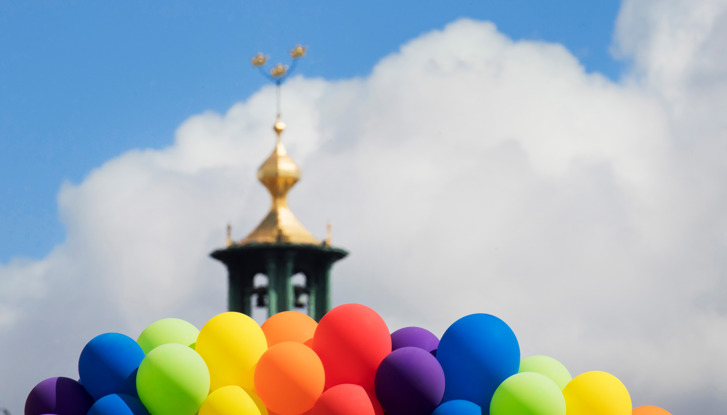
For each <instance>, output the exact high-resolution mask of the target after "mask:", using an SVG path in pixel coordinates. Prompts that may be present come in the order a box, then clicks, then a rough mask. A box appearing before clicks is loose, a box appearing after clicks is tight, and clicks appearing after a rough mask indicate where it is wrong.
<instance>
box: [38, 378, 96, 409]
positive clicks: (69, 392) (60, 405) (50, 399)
mask: <svg viewBox="0 0 727 415" xmlns="http://www.w3.org/2000/svg"><path fill="white" fill-rule="evenodd" d="M91 405H93V398H92V397H91V395H89V394H88V392H86V389H84V388H83V386H81V384H80V383H78V382H76V381H75V380H73V379H69V378H64V377H56V378H50V379H46V380H44V381H42V382H40V383H38V384H37V385H36V386H35V387H34V388H33V390H31V391H30V393H29V394H28V397H27V399H26V400H25V415H42V414H57V415H76V414H85V413H86V412H87V411H88V408H90V407H91Z"/></svg>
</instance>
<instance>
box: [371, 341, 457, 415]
mask: <svg viewBox="0 0 727 415" xmlns="http://www.w3.org/2000/svg"><path fill="white" fill-rule="evenodd" d="M443 395H444V372H443V371H442V367H441V366H440V365H439V362H438V361H437V359H436V358H435V357H434V356H432V354H431V353H429V352H428V351H427V350H424V349H421V348H419V347H411V346H406V347H402V348H399V349H397V350H394V351H393V352H391V353H390V354H389V355H388V356H386V357H385V358H384V360H383V361H382V362H381V364H380V365H379V369H378V370H377V371H376V396H377V397H378V398H379V402H381V406H382V407H383V408H384V411H385V412H386V413H387V414H389V415H407V414H408V415H429V414H430V413H431V412H432V411H433V410H434V408H436V407H437V405H439V402H441V400H442V396H443Z"/></svg>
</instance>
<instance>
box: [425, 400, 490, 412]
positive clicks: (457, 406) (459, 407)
mask: <svg viewBox="0 0 727 415" xmlns="http://www.w3.org/2000/svg"><path fill="white" fill-rule="evenodd" d="M431 415H482V409H481V408H480V407H479V406H478V405H477V404H476V403H473V402H470V401H463V400H461V399H455V400H453V401H447V402H445V403H443V404H441V405H439V406H438V407H437V409H435V410H434V412H432V414H431Z"/></svg>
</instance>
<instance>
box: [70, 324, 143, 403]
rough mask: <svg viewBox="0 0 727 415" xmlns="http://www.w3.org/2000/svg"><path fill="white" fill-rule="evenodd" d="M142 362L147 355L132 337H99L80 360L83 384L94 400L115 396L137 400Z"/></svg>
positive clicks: (88, 346) (82, 354) (85, 348)
mask: <svg viewBox="0 0 727 415" xmlns="http://www.w3.org/2000/svg"><path fill="white" fill-rule="evenodd" d="M142 359H144V352H143V351H142V350H141V347H139V345H138V344H137V343H136V342H135V341H134V340H133V339H131V338H130V337H128V336H125V335H123V334H119V333H105V334H101V335H98V336H96V337H94V338H93V339H92V340H91V341H90V342H88V344H86V346H85V347H84V348H83V351H81V357H80V358H79V359H78V373H79V374H80V376H81V383H82V384H83V386H84V387H85V388H86V390H87V391H88V393H90V394H91V396H92V397H93V398H94V400H98V399H101V398H102V397H103V396H106V395H110V394H114V393H117V394H125V395H131V396H134V397H136V396H138V395H137V393H136V369H137V368H138V367H139V363H141V360H142Z"/></svg>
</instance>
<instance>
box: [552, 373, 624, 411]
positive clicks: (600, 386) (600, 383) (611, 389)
mask: <svg viewBox="0 0 727 415" xmlns="http://www.w3.org/2000/svg"><path fill="white" fill-rule="evenodd" d="M563 396H564V397H565V408H566V415H631V410H632V407H631V396H630V395H629V391H628V390H626V387H625V386H624V384H623V383H621V381H620V380H618V378H617V377H616V376H614V375H612V374H610V373H606V372H599V371H593V372H586V373H582V374H580V375H578V376H576V377H575V378H573V380H571V381H570V382H568V384H567V385H566V387H565V388H564V389H563Z"/></svg>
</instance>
